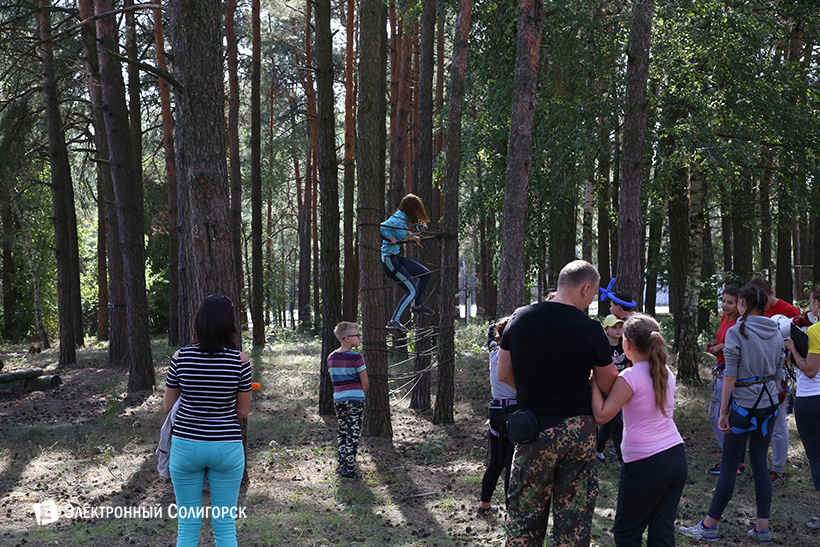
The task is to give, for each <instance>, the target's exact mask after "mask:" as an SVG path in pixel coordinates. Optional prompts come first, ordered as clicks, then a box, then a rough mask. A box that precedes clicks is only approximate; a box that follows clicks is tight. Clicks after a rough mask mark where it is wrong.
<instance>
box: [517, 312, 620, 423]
mask: <svg viewBox="0 0 820 547" xmlns="http://www.w3.org/2000/svg"><path fill="white" fill-rule="evenodd" d="M501 349H505V350H509V352H510V358H511V360H512V368H513V376H514V377H515V387H516V391H517V399H518V406H519V408H521V409H524V410H532V411H533V412H534V413H535V414H537V415H539V416H548V417H557V418H569V417H571V416H590V415H592V395H591V393H590V386H589V373H590V372H591V371H592V367H593V366H599V367H603V366H607V365H609V364H610V363H612V352H611V351H610V347H609V339H608V338H607V336H606V333H604V329H602V328H601V324H600V323H598V322H597V321H595V320H594V319H592V318H590V317H589V316H588V315H587V314H585V313H584V312H583V311H581V310H579V309H578V308H576V307H574V306H571V305H568V304H561V303H558V302H550V301H547V302H540V303H538V304H532V305H530V306H524V307H522V308H518V309H517V310H515V313H513V315H512V317H511V318H510V321H509V322H508V323H507V327H506V328H505V329H504V335H503V337H502V338H501Z"/></svg>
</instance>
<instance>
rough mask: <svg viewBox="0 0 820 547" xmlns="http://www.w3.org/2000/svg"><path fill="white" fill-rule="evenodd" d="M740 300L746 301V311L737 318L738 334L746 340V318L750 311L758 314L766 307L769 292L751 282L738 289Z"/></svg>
mask: <svg viewBox="0 0 820 547" xmlns="http://www.w3.org/2000/svg"><path fill="white" fill-rule="evenodd" d="M738 298H739V299H740V300H743V301H744V302H746V311H745V312H743V315H742V316H741V318H740V319H738V323H740V335H741V336H742V337H743V338H744V339H746V340H748V339H749V335H748V334H746V318H747V317H749V313H750V312H755V313H754V314H753V315H759V314H760V312H762V311H763V310H765V309H766V303H767V302H768V301H769V293H767V292H766V291H764V290H763V289H762V288H761V287H760V286H759V285H758V284H756V283H754V282H751V283H749V284H747V285H745V286H744V287H743V288H742V289H740V295H738Z"/></svg>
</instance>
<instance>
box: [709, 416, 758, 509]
mask: <svg viewBox="0 0 820 547" xmlns="http://www.w3.org/2000/svg"><path fill="white" fill-rule="evenodd" d="M773 425H774V420H769V427H768V428H767V431H766V435H763V434H762V433H761V432H760V428H757V429H755V430H754V431H748V432H746V433H732V434H730V435H726V436H724V437H723V454H722V455H721V458H720V476H719V477H718V480H717V485H716V486H715V491H714V493H713V494H712V503H711V504H710V505H709V511H708V512H707V513H706V514H707V515H709V516H710V517H712V518H714V519H717V520H720V517H721V516H723V510H724V509H726V505H727V504H728V503H729V500H730V499H732V492H733V491H734V489H735V479H737V467H738V465H740V462H741V461H743V452H744V451H745V450H746V443H747V442H748V443H749V463H750V464H751V465H752V473H754V485H755V502H756V503H757V518H759V519H767V518H769V513H770V512H771V509H772V479H771V478H770V477H769V462H768V457H767V456H768V452H769V443H770V442H771V440H772V426H773Z"/></svg>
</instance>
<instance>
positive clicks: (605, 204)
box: [596, 115, 612, 316]
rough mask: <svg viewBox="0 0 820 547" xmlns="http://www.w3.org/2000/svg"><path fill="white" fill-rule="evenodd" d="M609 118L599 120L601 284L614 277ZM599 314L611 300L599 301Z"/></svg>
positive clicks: (607, 306)
mask: <svg viewBox="0 0 820 547" xmlns="http://www.w3.org/2000/svg"><path fill="white" fill-rule="evenodd" d="M607 119H608V118H605V117H604V116H603V115H601V117H600V118H599V120H598V142H599V143H600V146H601V152H600V153H599V155H598V185H597V188H596V192H597V201H598V273H599V274H600V275H601V285H606V284H607V283H609V279H610V278H611V277H612V273H611V271H610V269H609V267H610V252H609V244H610V238H609V236H610V229H611V227H610V218H609V213H610V208H609V205H610V203H611V202H612V196H611V193H610V186H609V177H610V173H609V169H610V162H609V153H610V148H611V147H610V142H609V126H608V125H607ZM598 314H599V315H604V316H606V315H608V314H609V300H607V301H605V302H601V301H600V300H599V303H598Z"/></svg>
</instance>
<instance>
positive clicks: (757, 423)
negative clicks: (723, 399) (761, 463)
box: [730, 376, 780, 437]
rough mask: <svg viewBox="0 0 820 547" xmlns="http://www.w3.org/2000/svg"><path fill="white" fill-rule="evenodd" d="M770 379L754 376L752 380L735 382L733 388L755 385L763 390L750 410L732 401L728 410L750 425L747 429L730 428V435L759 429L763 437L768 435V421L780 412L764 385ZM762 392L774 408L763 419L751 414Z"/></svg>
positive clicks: (770, 378)
mask: <svg viewBox="0 0 820 547" xmlns="http://www.w3.org/2000/svg"><path fill="white" fill-rule="evenodd" d="M772 379H773V378H772V376H755V377H754V378H748V379H745V380H738V381H736V382H735V386H738V387H747V386H752V385H755V384H763V389H761V390H760V394H759V395H758V396H757V401H755V404H754V406H753V407H752V408H751V409H746V408H744V407H742V406H740V405H739V404H737V401H735V400H734V399H732V404H731V407H730V409H731V410H732V411H733V412H736V413H737V414H738V415H740V416H741V417H742V418H744V419H745V420H746V421H748V422H749V424H750V426H749V427H747V428H741V427H736V426H732V433H734V434H736V435H737V434H740V433H748V432H749V431H754V430H755V429H758V428H760V432H761V433H762V434H763V436H764V437H765V436H766V435H767V434H768V432H769V420H771V419H772V418H774V417H775V416H777V413H778V412H779V410H780V409H779V408H778V405H776V404H775V402H774V400H773V399H772V394H771V393H769V388H767V387H766V383H767V382H768V381H769V380H772ZM764 391H765V392H766V396H767V397H769V402H770V403H771V406H773V407H774V412H772V413H771V414H768V415H767V416H765V417H763V416H761V417H759V418H758V416H755V415H754V414H753V413H754V411H755V410H756V409H757V405H759V404H760V399H761V398H762V397H763V392H764Z"/></svg>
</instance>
